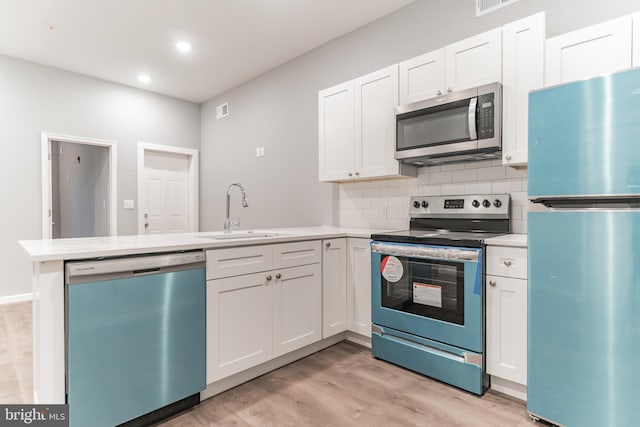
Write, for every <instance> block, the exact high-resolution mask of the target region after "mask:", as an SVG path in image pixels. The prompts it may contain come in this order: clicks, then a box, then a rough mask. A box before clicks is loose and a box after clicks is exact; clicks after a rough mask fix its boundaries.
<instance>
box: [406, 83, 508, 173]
mask: <svg viewBox="0 0 640 427" xmlns="http://www.w3.org/2000/svg"><path fill="white" fill-rule="evenodd" d="M501 151H502V85H501V84H500V83H497V82H496V83H490V84H487V85H483V86H478V87H475V88H473V89H466V90H462V91H458V92H453V93H449V94H446V95H444V96H438V97H436V98H431V99H427V100H424V101H419V102H414V103H412V104H407V105H402V106H399V107H396V156H395V157H396V159H397V160H399V161H400V162H403V163H408V164H414V165H416V166H423V165H436V164H442V163H453V162H462V161H471V160H485V159H496V158H499V157H500V156H501Z"/></svg>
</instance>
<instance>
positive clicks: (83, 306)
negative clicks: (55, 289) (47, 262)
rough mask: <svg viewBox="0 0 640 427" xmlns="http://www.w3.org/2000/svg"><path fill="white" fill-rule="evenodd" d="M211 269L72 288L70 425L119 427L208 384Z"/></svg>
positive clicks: (69, 296) (69, 309)
mask: <svg viewBox="0 0 640 427" xmlns="http://www.w3.org/2000/svg"><path fill="white" fill-rule="evenodd" d="M205 303H206V295H205V270H204V268H198V269H190V270H183V271H174V272H168V273H162V274H151V275H143V276H136V277H130V278H123V279H115V280H104V281H97V282H88V283H79V284H72V285H68V286H67V313H68V318H67V334H68V335H67V337H68V338H67V393H68V396H67V400H68V403H69V412H70V413H69V418H70V423H71V426H88V425H91V426H100V425H105V426H113V425H117V424H120V423H123V422H126V421H129V420H131V419H135V418H137V417H139V416H141V415H144V414H146V413H148V412H151V411H154V410H156V409H158V408H160V407H163V406H166V405H168V404H171V403H173V402H176V401H178V400H180V399H183V398H185V397H188V396H191V395H193V394H195V393H198V392H199V391H201V390H203V389H204V388H205V378H206V372H205V363H206V361H205V359H206V358H205V352H206V349H205V345H206V338H205V327H206V326H205V325H206V319H205V313H206V309H205Z"/></svg>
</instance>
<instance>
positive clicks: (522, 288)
mask: <svg viewBox="0 0 640 427" xmlns="http://www.w3.org/2000/svg"><path fill="white" fill-rule="evenodd" d="M487 372H488V373H489V374H490V375H495V376H497V377H500V378H504V379H507V380H509V381H513V382H515V383H518V384H522V385H526V384H527V281H526V280H523V279H513V278H510V277H500V276H489V275H487Z"/></svg>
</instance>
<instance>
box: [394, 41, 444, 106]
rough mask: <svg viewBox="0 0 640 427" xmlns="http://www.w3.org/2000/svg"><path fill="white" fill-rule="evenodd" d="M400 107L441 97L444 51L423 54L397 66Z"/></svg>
mask: <svg viewBox="0 0 640 427" xmlns="http://www.w3.org/2000/svg"><path fill="white" fill-rule="evenodd" d="M399 70H400V76H399V80H400V81H399V83H400V105H402V104H409V103H411V102H416V101H422V100H423V99H428V98H433V97H434V96H438V95H442V93H443V91H444V90H445V86H444V49H438V50H435V51H433V52H429V53H425V54H424V55H420V56H418V57H416V58H412V59H409V60H408V61H404V62H401V63H400V64H399Z"/></svg>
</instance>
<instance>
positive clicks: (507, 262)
mask: <svg viewBox="0 0 640 427" xmlns="http://www.w3.org/2000/svg"><path fill="white" fill-rule="evenodd" d="M504 265H506V266H507V267H509V266H510V265H511V260H510V259H505V260H504Z"/></svg>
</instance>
